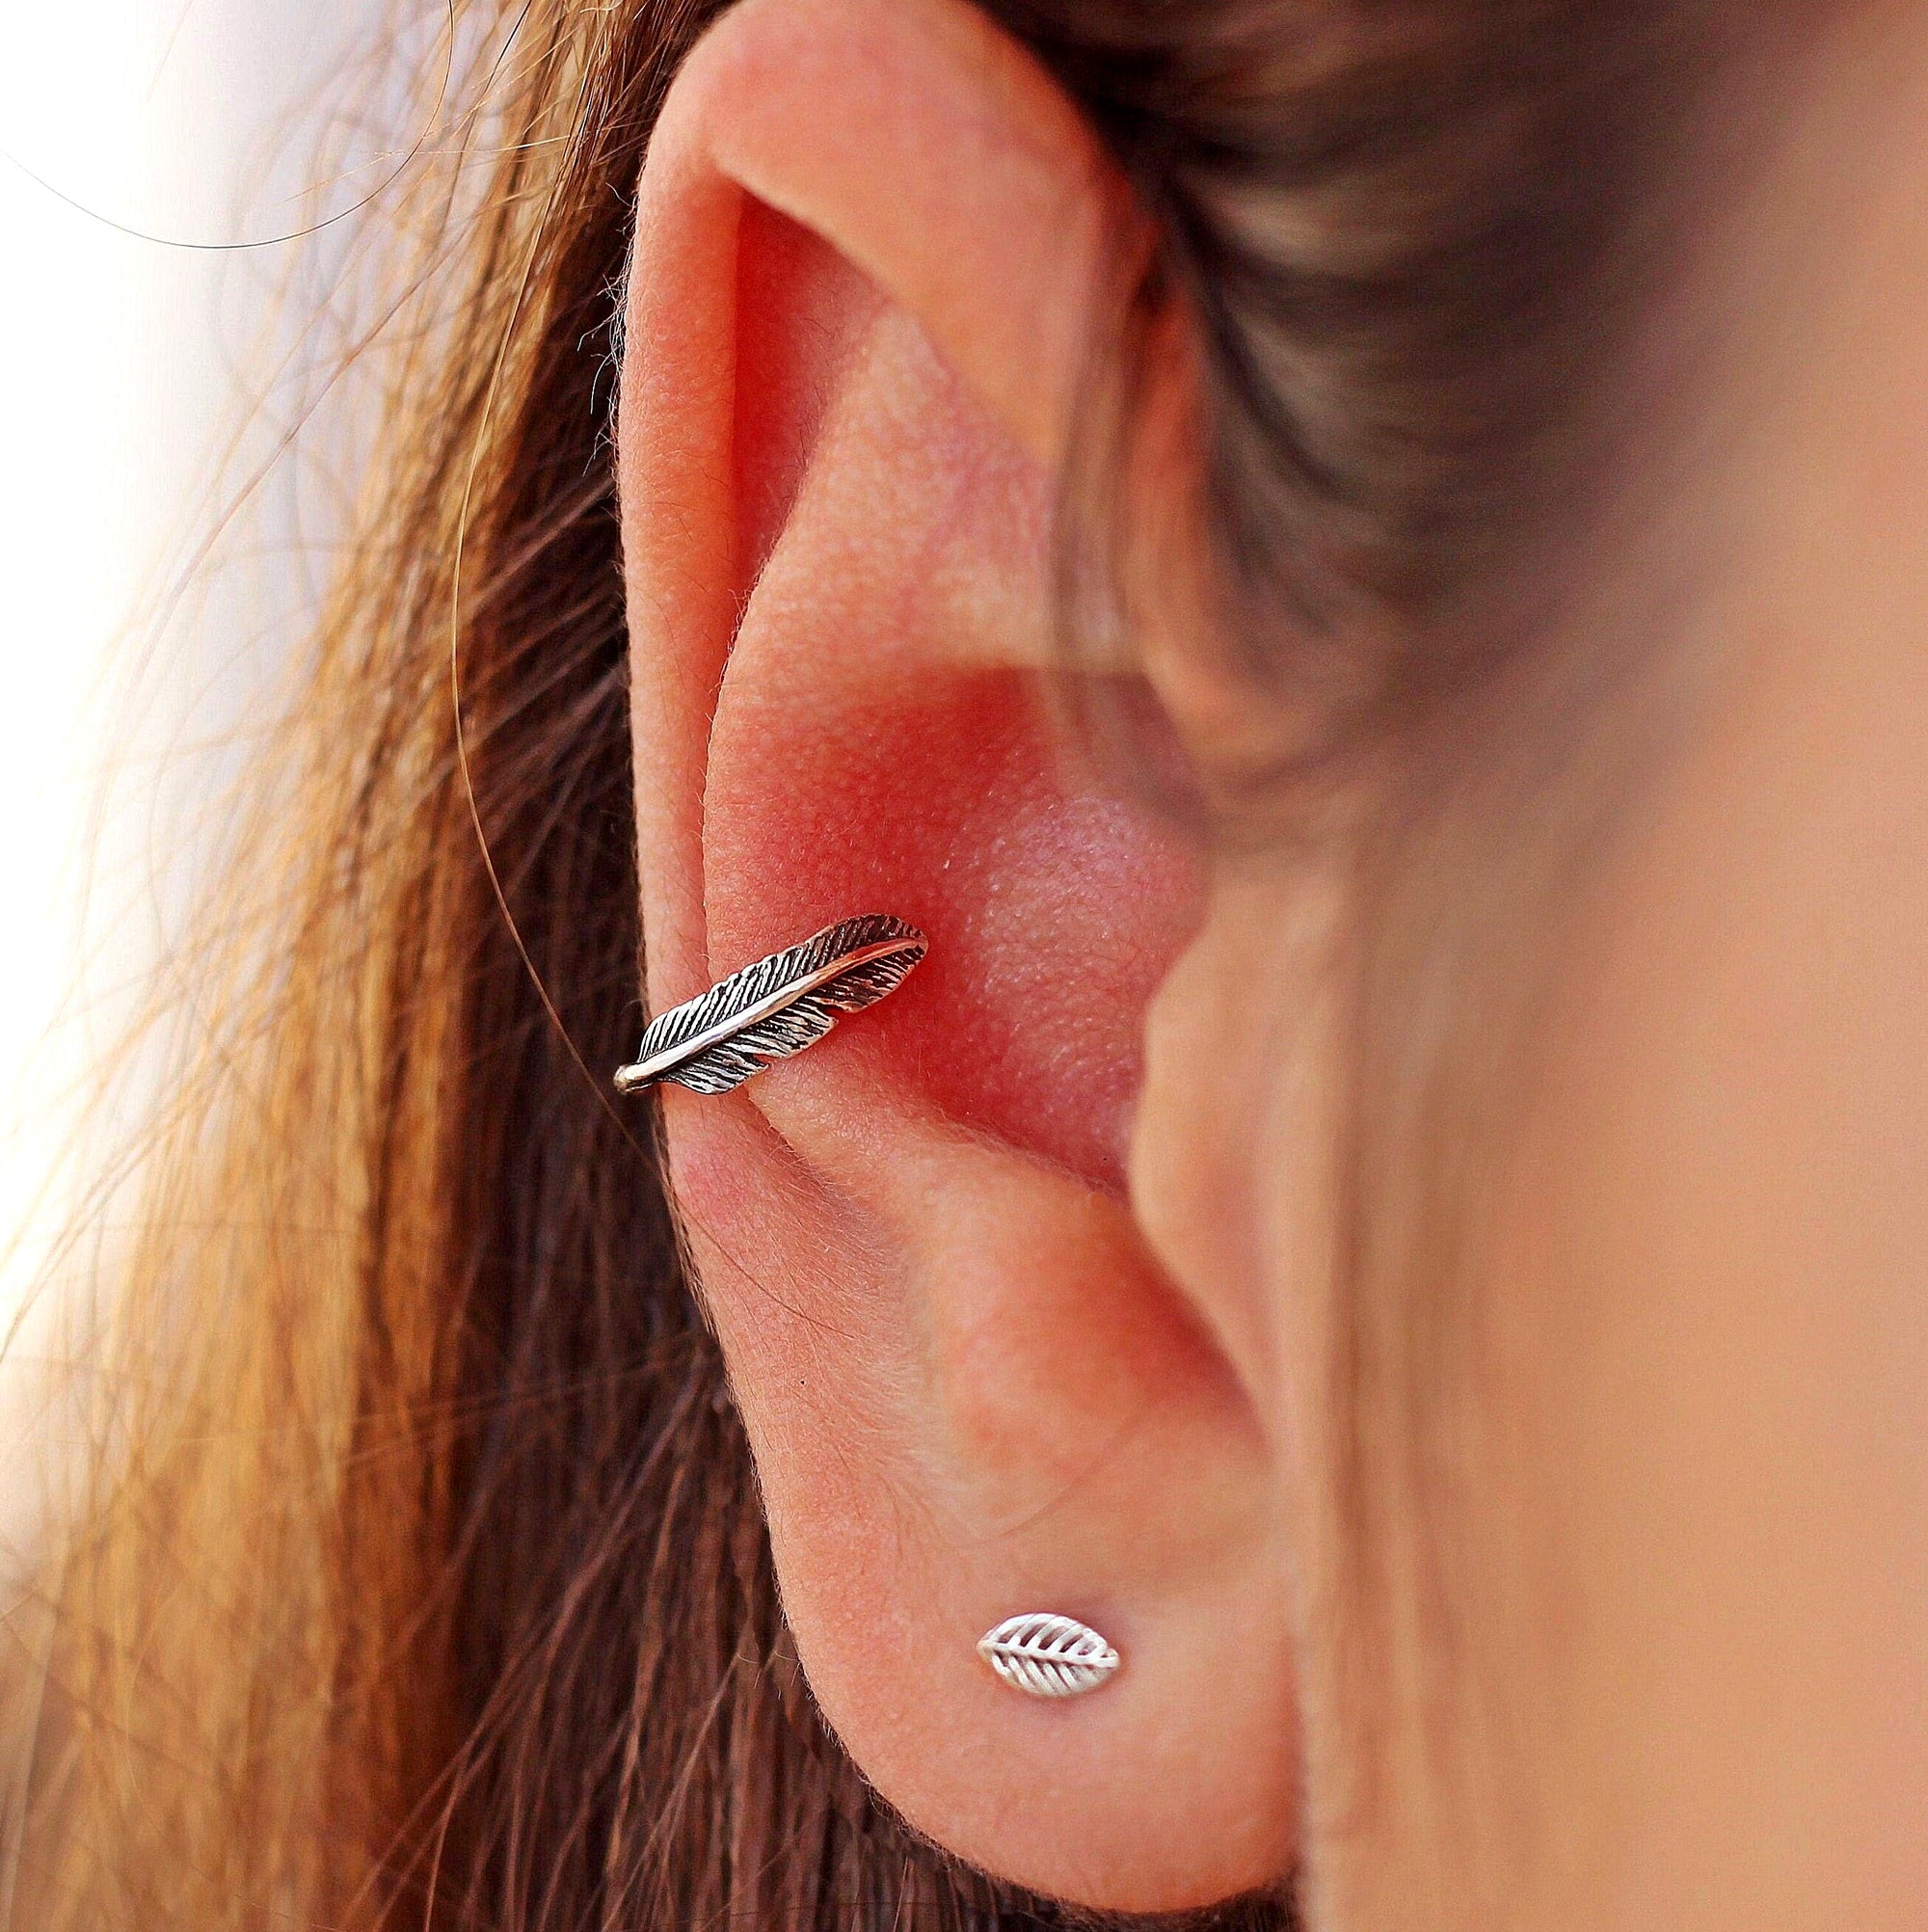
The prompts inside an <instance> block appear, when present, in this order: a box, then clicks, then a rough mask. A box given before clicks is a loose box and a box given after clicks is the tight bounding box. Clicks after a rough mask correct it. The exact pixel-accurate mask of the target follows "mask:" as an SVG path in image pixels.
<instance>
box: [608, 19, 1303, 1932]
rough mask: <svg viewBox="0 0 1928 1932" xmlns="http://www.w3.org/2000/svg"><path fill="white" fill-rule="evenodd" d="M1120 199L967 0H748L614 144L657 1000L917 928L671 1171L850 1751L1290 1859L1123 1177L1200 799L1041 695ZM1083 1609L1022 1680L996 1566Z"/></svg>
mask: <svg viewBox="0 0 1928 1932" xmlns="http://www.w3.org/2000/svg"><path fill="white" fill-rule="evenodd" d="M1131 222H1132V217H1131V215H1130V212H1129V202H1128V201H1127V199H1126V198H1125V197H1124V196H1123V195H1122V194H1120V193H1119V192H1118V190H1117V189H1116V186H1115V184H1114V183H1113V181H1112V178H1111V174H1110V173H1109V171H1108V169H1107V168H1106V166H1105V164H1104V162H1103V160H1102V158H1101V157H1100V155H1099V153H1098V151H1097V150H1096V148H1095V147H1094V146H1093V145H1092V143H1091V142H1090V141H1089V140H1088V138H1087V137H1086V135H1085V131H1084V129H1083V127H1082V125H1081V124H1080V122H1079V121H1078V119H1077V117H1076V116H1075V115H1074V114H1073V113H1072V111H1071V110H1070V108H1069V106H1068V105H1067V104H1066V103H1065V102H1064V100H1063V99H1062V97H1061V96H1060V95H1059V94H1058V91H1057V90H1056V89H1055V87H1054V86H1053V84H1052V83H1051V82H1050V80H1049V79H1048V78H1047V76H1046V75H1045V74H1044V73H1043V72H1042V70H1041V69H1039V68H1038V67H1035V66H1034V65H1033V64H1032V63H1031V61H1030V60H1029V59H1028V57H1026V56H1025V55H1024V54H1022V53H1021V52H1020V51H1019V50H1018V49H1017V48H1016V47H1015V46H1014V45H1012V44H1011V43H1010V42H1008V41H1007V40H1004V38H1003V37H1002V36H1001V35H999V34H998V33H997V32H996V31H995V30H993V29H992V28H991V27H990V26H989V25H988V24H987V23H985V22H984V21H983V20H982V19H981V18H980V17H979V16H978V15H977V14H976V13H974V12H972V11H971V10H970V9H969V8H968V7H966V6H964V5H963V4H961V0H837V4H829V0H744V4H741V5H739V6H737V7H736V8H735V9H733V10H732V11H731V12H730V13H727V14H726V15H725V16H724V18H723V20H722V22H721V23H720V25H719V26H717V27H716V28H715V29H713V30H712V32H711V33H710V36H709V37H708V38H707V39H706V40H704V41H703V42H702V43H700V44H699V46H698V48H697V49H696V51H695V53H694V54H693V55H692V57H691V59H690V60H689V62H688V63H687V65H686V67H685V68H684V70H683V73H682V75H681V76H680V77H679V79H678V82H677V84H676V86H675V87H674V89H673V90H672V92H671V94H670V97H669V99H668V101H667V103H666V105H665V109H664V113H663V116H662V120H661V121H660V123H659V126H658V128H657V130H656V134H655V137H654V140H653V143H652V147H651V152H650V159H649V163H648V166H647V168H646V169H645V172H644V176H643V180H642V184H641V189H640V196H639V205H638V216H637V228H636V239H635V247H634V256H633V261H632V267H631V281H630V291H629V313H628V328H627V351H626V361H625V369H624V379H623V395H622V405H621V425H620V437H619V443H620V450H621V463H620V470H621V483H622V501H623V520H624V547H625V554H626V567H627V570H628V575H629V615H630V630H631V640H632V642H631V650H632V680H633V713H634V737H635V754H636V770H637V818H638V832H639V852H640V861H641V873H642V891H643V900H644V925H645V931H646V932H647V934H648V935H649V961H648V977H649V992H650V998H651V1005H652V1006H653V1008H655V1009H656V1010H661V1009H663V1008H665V1007H666V1006H671V1005H673V1004H676V1003H678V1002H680V1001H683V1000H686V999H689V998H691V997H692V996H694V995H695V994H697V993H699V992H701V991H702V990H703V989H704V988H705V987H707V986H708V985H710V983H711V982H712V981H713V980H715V979H720V978H721V977H723V976H724V975H725V974H727V973H728V972H730V971H732V970H733V969H735V968H736V967H738V966H741V965H743V964H745V963H747V962H748V961H750V960H753V959H756V958H758V957H761V956H763V954H765V953H771V952H774V951H776V950H778V949H780V948H782V947H784V946H787V945H789V944H790V943H792V942H793V941H795V940H798V939H801V938H803V937H805V936H807V935H808V934H810V933H811V932H813V931H815V930H817V928H818V927H820V926H825V925H827V924H829V923H830V922H832V921H834V920H838V919H841V918H844V917H847V916H850V915H854V914H861V913H870V912H884V913H890V914H895V915H897V917H899V918H903V919H906V920H909V921H911V922H913V923H914V924H916V925H917V926H920V927H921V928H923V930H924V932H925V933H926V934H927V935H928V938H929V942H930V953H929V956H928V959H927V960H926V962H925V963H924V966H923V967H922V968H921V969H920V970H919V971H918V973H917V974H916V975H914V976H913V978H912V979H910V981H909V982H908V983H907V984H906V985H905V986H904V987H903V989H902V990H901V991H900V992H898V993H897V995H896V996H894V998H893V999H891V1000H890V1001H889V1002H887V1003H886V1004H885V1005H883V1006H879V1007H877V1008H875V1009H873V1010H872V1011H871V1012H870V1013H868V1014H866V1015H864V1016H863V1017H862V1018H861V1019H858V1020H853V1021H851V1022H849V1023H847V1024H845V1025H844V1026H843V1027H841V1028H839V1029H838V1030H837V1032H836V1033H834V1034H833V1035H832V1036H831V1037H830V1038H829V1039H828V1040H826V1041H825V1042H823V1043H822V1044H820V1045H819V1046H817V1047H816V1048H814V1049H812V1050H811V1051H810V1052H808V1053H806V1054H803V1055H801V1056H799V1057H798V1058H796V1059H794V1060H788V1061H785V1062H782V1063H780V1064H778V1065H776V1066H774V1067H772V1068H770V1069H769V1070H767V1071H766V1072H764V1073H763V1074H761V1075H759V1076H758V1077H757V1078H756V1079H754V1080H753V1081H751V1082H750V1083H749V1084H747V1085H746V1086H745V1087H742V1088H740V1089H739V1090H738V1091H736V1093H733V1094H730V1095H726V1096H720V1097H708V1098H699V1097H697V1096H694V1095H691V1094H686V1093H683V1092H682V1091H681V1090H679V1089H677V1088H675V1087H671V1088H667V1089H665V1090H664V1094H663V1101H662V1105H663V1118H664V1129H665V1139H666V1144H667V1148H668V1153H669V1160H670V1167H671V1175H672V1179H673V1183H674V1186H675V1189H676V1192H677V1194H678V1197H679V1200H680V1202H681V1204H682V1207H683V1214H684V1217H685V1221H686V1223H687V1226H688V1229H689V1237H690V1246H691V1249H692V1252H693V1254H694V1257H695V1259H696V1262H697V1265H698V1270H699V1274H700V1275H701V1280H702V1287H703V1292H704V1294H705V1296H706V1299H707V1301H708V1303H709V1305H710V1310H711V1311H712V1315H713V1319H714V1321H715V1325H716V1328H717V1331H718V1333H719V1335H720V1337H721V1339H722V1343H723V1347H724V1350H725V1353H726V1355H727V1357H728V1360H729V1365H730V1372H731V1377H732V1382H733V1386H734V1389H735V1392H736V1399H737V1402H738V1404H739V1407H740V1409H741V1410H742V1414H743V1419H744V1422H745V1425H746V1427H747V1429H748V1432H749V1435H750V1438H751V1442H752V1445H753V1447H754V1449H755V1452H756V1457H757V1464H758V1469H759V1474H760V1477H761V1481H762V1484H763V1494H764V1500H765V1505H766V1509H767V1514H768V1517H769V1524H770V1533H771V1540H772V1544H773V1548H774V1551H775V1556H776V1563H777V1570H778V1574H779V1577H780V1580H781V1585H782V1589H783V1595H784V1603H785V1608H786V1612H787V1614H788V1617H789V1620H790V1626H791V1629H792V1631H793V1634H794V1637H795V1640H796V1645H797V1649H798V1651H799V1654H800V1656H801V1658H802V1660H803V1663H804V1666H805V1669H806V1672H807V1674H808V1676H809V1678H810V1681H811V1684H812V1686H813V1689H814V1691H815V1694H816V1696H817V1700H818V1702H819V1704H820V1706H821V1708H822V1710H823V1712H824V1714H825V1716H826V1718H827V1719H828V1721H829V1722H830V1724H831V1725H832V1726H833V1727H834V1729H835V1730H836V1731H837V1732H838V1734H839V1735H840V1736H841V1738H842V1739H843V1741H844V1744H845V1746H846V1747H847V1748H848V1749H849V1751H850V1753H851V1755H852V1756H853V1758H855V1759H856V1761H857V1763H858V1764H859V1766H860V1767H861V1768H862V1769H863V1770H864V1772H865V1773H866V1774H867V1775H868V1776H869V1777H870V1780H871V1781H872V1783H873V1784H875V1785H876V1787H877V1789H878V1790H879V1791H880V1792H881V1794H882V1795H883V1797H884V1798H886V1799H887V1800H888V1801H889V1802H890V1803H891V1804H893V1805H894V1806H896V1807H897V1809H898V1810H899V1811H901V1812H902V1813H903V1814H904V1815H905V1817H906V1818H907V1819H908V1820H909V1821H910V1823H911V1824H912V1825H913V1826H915V1827H916V1828H918V1829H919V1830H921V1831H923V1832H924V1833H926V1834H927V1835H928V1836H930V1837H931V1838H934V1839H936V1840H937V1841H938V1842H939V1843H940V1844H942V1845H943V1846H945V1847H946V1848H947V1849H949V1850H950V1851H951V1852H953V1853H955V1854H957V1855H958V1856H960V1857H962V1858H965V1859H967V1860H969V1861H971V1862H973V1863H974V1864H977V1865H981V1866H983V1867H985V1868H987V1869H989V1870H991V1871H993V1872H994V1873H996V1874H998V1875H1000V1876H1002V1877H1004V1878H1007V1879H1010V1880H1013V1881H1016V1882H1018V1883H1021V1884H1024V1885H1026V1886H1029V1887H1031V1888H1032V1889H1034V1890H1037V1891H1041V1892H1050V1893H1054V1894H1057V1895H1058V1896H1062V1897H1067V1898H1071V1899H1073V1900H1076V1901H1078V1902H1079V1903H1082V1904H1085V1905H1091V1906H1099V1907H1106V1908H1111V1909H1118V1910H1135V1911H1157V1910H1171V1909H1177V1908H1182V1907H1186V1906H1192V1905H1197V1904H1202V1903H1206V1902H1209V1901H1212V1900H1216V1899H1218V1898H1222V1897H1225V1896H1229V1895H1231V1894H1233V1893H1236V1892H1242V1891H1246V1890H1249V1889H1251V1888H1254V1887H1258V1886H1263V1885H1266V1884H1269V1883H1271V1882H1272V1881H1275V1880H1277V1879H1279V1878H1280V1877H1281V1876H1282V1875H1283V1873H1284V1872H1285V1870H1286V1868H1287V1866H1288V1865H1289V1863H1290V1859H1291V1854H1292V1847H1293V1841H1294V1835H1295V1817H1294V1791H1295V1786H1296V1742H1295V1730H1294V1722H1293V1716H1292V1711H1293V1696H1292V1690H1293V1685H1292V1675H1291V1664H1290V1653H1289V1620H1288V1615H1287V1610H1286V1602H1287V1592H1286V1589H1285V1586H1284V1558H1283V1552H1282V1549H1281V1543H1280V1535H1279V1530H1278V1524H1277V1520H1276V1511H1275V1507H1274V1498H1275V1496H1276V1495H1277V1492H1278V1484H1277V1482H1276V1481H1275V1471H1274V1469H1273V1467H1272V1455H1271V1451H1270V1448H1269V1446H1268V1436H1267V1434H1266V1432H1265V1431H1264V1430H1262V1429H1261V1428H1260V1427H1259V1425H1258V1422H1257V1419H1256V1416H1255V1411H1254V1408H1253V1404H1252V1400H1251V1394H1250V1391H1249V1390H1248V1388H1247V1387H1246V1385H1245V1382H1243V1381H1242V1380H1241V1377H1240V1375H1239V1374H1238V1373H1237V1372H1236V1371H1235V1369H1234V1367H1233V1366H1232V1365H1231V1363H1230V1361H1229V1360H1228V1358H1227V1356H1226V1355H1224V1353H1223V1352H1222V1351H1221V1350H1220V1348H1219V1347H1218V1345H1217V1343H1216V1341H1215V1339H1214V1335H1213V1331H1212V1329H1211V1328H1209V1327H1208V1325H1207V1323H1206V1322H1205V1320H1203V1319H1202V1318H1201V1314H1200V1311H1199V1309H1198V1308H1197V1307H1195V1306H1194V1305H1193V1304H1192V1302H1191V1301H1188V1300H1187V1298H1186V1296H1185V1295H1184V1294H1183V1293H1182V1292H1181V1291H1180V1290H1179V1289H1178V1288H1177V1287H1176V1286H1175V1285H1174V1283H1173V1282H1172V1280H1171V1279H1170V1278H1169V1276H1168V1275H1166V1274H1165V1272H1164V1271H1163V1270H1162V1269H1161V1268H1160V1267H1159V1265H1158V1263H1157V1261H1156V1260H1155V1258H1154V1256H1153V1254H1152V1252H1151V1250H1150V1248H1148V1247H1147V1245H1146V1243H1145V1241H1144V1239H1143V1238H1142V1236H1141V1234H1140V1231H1139V1229H1138V1223H1137V1221H1135V1219H1134V1216H1133V1214H1132V1211H1131V1208H1130V1205H1129V1201H1128V1198H1127V1195H1126V1190H1125V1186H1124V1171H1125V1148H1126V1144H1127V1141H1128V1140H1129V1138H1130V1133H1131V1123H1132V1114H1133V1108H1134V1103H1135V1096H1136V1093H1137V1088H1138V1079H1139V1063H1140V1052H1141V1036H1142V1031H1143V1024H1144V1014H1145V1009H1146V1006H1147V1005H1148V1002H1149V1001H1150V999H1151V996H1152V994H1153V992H1154V990H1155V989H1156V987H1157V986H1158V984H1159V982H1160V981H1161V979H1163V978H1164V977H1165V973H1166V970H1167V968H1168V967H1169V965H1170V962H1171V961H1172V959H1173V958H1174V957H1175V956H1176V955H1177V953H1179V952H1180V950H1181V949H1182V948H1183V947H1184V946H1185V944H1186V943H1187V941H1188V939H1189V938H1190V936H1191V934H1192V929H1193V927H1194V926H1195V924H1196V922H1197V919H1198V915H1199V908H1200V893H1201V882H1200V874H1199V869H1198V867H1197V865H1196V863H1195V861H1194V858H1193V856H1192V854H1191V853H1190V852H1189V851H1188V850H1187V848H1186V847H1185V846H1184V845H1183V844H1181V843H1180V842H1179V841H1178V840H1176V839H1175V838H1174V837H1173V836H1171V835H1170V834H1169V833H1168V832H1167V831H1165V829H1163V828H1161V827H1160V826H1159V825H1158V824H1157V823H1156V822H1155V821H1154V820H1152V819H1151V818H1148V817H1147V816H1146V815H1144V814H1143V813H1141V812H1139V811H1138V810H1137V809H1136V808H1134V807H1132V806H1129V805H1127V804H1125V803H1123V802H1121V801H1120V800H1119V799H1118V798H1117V797H1115V796H1113V795H1112V794H1111V792H1109V791H1108V790H1106V789H1105V788H1104V787H1102V786H1101V785H1099V784H1098V783H1097V782H1096V781H1095V780H1094V779H1093V778H1092V777H1091V775H1090V774H1089V773H1088V772H1087V771H1086V770H1085V769H1084V768H1083V767H1082V766H1081V765H1079V764H1078V762H1077V761H1076V760H1075V759H1071V758H1068V757H1067V756H1066V755H1064V752H1063V748H1062V747H1061V746H1060V745H1059V744H1058V741H1057V739H1056V737H1055V735H1054V730H1053V726H1052V722H1051V712H1050V707H1049V705H1048V704H1047V702H1046V693H1047V687H1048V683H1049V679H1050V676H1051V666H1052V652H1051V649H1050V638H1051V632H1052V623H1051V618H1052V611H1051V572H1050V568H1049V553H1050V547H1051V506H1052V501H1053V475H1054V472H1055V470H1056V469H1057V467H1058V464H1059V462H1060V460H1061V458H1062V456H1063V452H1064V446H1065V441H1066V435H1067V425H1068V423H1069V420H1070V411H1071V408H1072V403H1073V398H1074V396H1075V394H1076V392H1077V372H1078V369H1079V367H1080V364H1081V362H1082V358H1083V355H1084V348H1085V338H1086V334H1087V331H1088V328H1089V326H1090V322H1091V316H1092V312H1093V305H1094V302H1095V301H1096V299H1097V296H1098V292H1099V291H1100V290H1101V289H1102V288H1103V287H1104V286H1105V285H1106V283H1107V277H1108V271H1109V270H1110V269H1111V266H1112V265H1113V264H1114V263H1115V261H1116V260H1117V259H1118V257H1119V255H1120V253H1121V252H1124V253H1128V252H1129V250H1130V249H1131V248H1132V247H1133V246H1134V245H1135V244H1134V240H1133V235H1132V232H1131ZM1026 1611H1052V1612H1058V1613H1062V1614H1066V1615H1070V1616H1073V1617H1077V1618H1079V1619H1081V1620H1083V1621H1084V1622H1085V1623H1089V1624H1091V1625H1093V1626H1094V1627H1096V1628H1097V1629H1099V1630H1100V1631H1101V1632H1103V1634H1104V1635H1105V1636H1106V1637H1108V1638H1109V1639H1110V1640H1111V1642H1112V1643H1113V1644H1114V1645H1115V1646H1116V1648H1117V1649H1118V1650H1119V1651H1120V1652H1121V1653H1122V1656H1123V1658H1124V1663H1123V1667H1122V1669H1121V1670H1120V1671H1119V1672H1118V1673H1117V1674H1116V1676H1115V1677H1113V1678H1112V1679H1111V1681H1110V1682H1109V1683H1108V1684H1107V1685H1106V1686H1105V1687H1104V1688H1103V1689H1102V1690H1100V1691H1097V1692H1095V1693H1093V1694H1091V1695H1089V1696H1086V1697H1084V1698H1080V1699H1077V1700H1073V1701H1067V1702H1063V1703H1043V1702H1033V1701H1031V1700H1028V1699H1026V1698H1024V1697H1022V1696H1021V1695H1019V1694H1017V1693H1016V1692H1014V1691H1013V1690H1011V1689H1010V1688H1008V1687H1006V1686H1005V1685H1004V1684H1003V1683H1001V1682H1000V1681H999V1680H998V1678H997V1677H995V1676H993V1675H992V1673H991V1672H990V1671H989V1670H988V1669H987V1667H986V1666H985V1665H984V1664H983V1663H982V1661H981V1660H980V1659H979V1657H978V1655H977V1650H976V1645H977V1639H978V1638H979V1637H980V1636H981V1635H982V1634H983V1633H984V1632H985V1631H987V1630H989V1629H990V1628H991V1627H992V1626H993V1625H995V1624H997V1623H1000V1622H1002V1621H1003V1620H1004V1619H1005V1618H1006V1617H1009V1616H1012V1615H1014V1614H1017V1613H1020V1612H1026Z"/></svg>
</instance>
